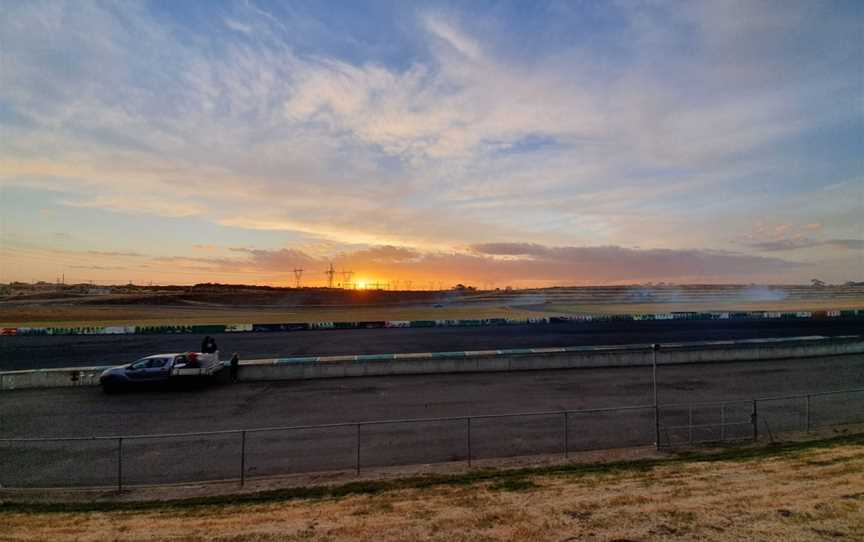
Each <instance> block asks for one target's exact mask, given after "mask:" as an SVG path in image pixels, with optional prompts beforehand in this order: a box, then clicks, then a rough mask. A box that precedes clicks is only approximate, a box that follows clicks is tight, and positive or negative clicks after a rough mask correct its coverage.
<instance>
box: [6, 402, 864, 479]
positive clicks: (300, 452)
mask: <svg viewBox="0 0 864 542" xmlns="http://www.w3.org/2000/svg"><path fill="white" fill-rule="evenodd" d="M655 416H656V420H659V424H657V423H656V420H655ZM858 422H864V388H861V389H851V390H838V391H828V392H815V393H808V394H801V395H788V396H777V397H762V398H757V399H749V400H729V401H712V402H696V403H678V404H663V405H657V406H655V405H636V406H626V407H611V408H595V409H583V410H553V411H534V412H513V413H506V414H485V415H477V416H449V417H437V418H405V419H391V420H371V421H362V422H345V423H331V424H319V425H294V426H281V427H259V428H248V429H233V430H221V431H200V432H192V433H163V434H150V435H109V436H91V437H47V438H41V437H40V438H0V465H2V468H0V487H6V488H9V487H75V486H114V487H116V488H117V489H118V490H123V488H124V487H129V486H136V485H149V484H165V483H179V482H204V481H212V480H237V481H238V482H239V483H240V485H243V484H244V483H245V482H246V479H247V478H248V477H250V476H254V477H266V476H276V475H284V474H292V473H300V472H315V471H336V470H354V471H355V472H356V474H358V475H359V474H360V472H361V470H362V469H363V468H367V469H368V468H377V467H387V466H396V465H409V464H426V463H442V462H452V461H463V462H466V463H467V464H468V465H469V466H471V465H472V463H473V462H474V461H476V460H479V459H491V458H503V457H513V456H527V455H539V454H561V455H562V456H563V457H564V458H567V457H568V456H569V454H570V453H571V452H575V451H586V450H596V449H609V448H624V447H637V446H650V445H656V446H657V447H658V448H661V447H675V446H689V445H694V444H700V443H707V442H718V443H719V442H729V441H738V440H759V439H760V438H766V437H767V438H771V439H773V438H774V435H775V434H777V433H785V432H790V431H806V432H809V431H812V430H813V429H816V428H819V427H823V426H831V425H839V424H847V423H858Z"/></svg>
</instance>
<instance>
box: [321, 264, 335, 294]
mask: <svg viewBox="0 0 864 542" xmlns="http://www.w3.org/2000/svg"><path fill="white" fill-rule="evenodd" d="M324 274H325V275H327V287H328V288H332V287H333V275H335V274H336V270H335V269H333V263H332V262H331V263H330V268H329V269H328V270H327V271H324Z"/></svg>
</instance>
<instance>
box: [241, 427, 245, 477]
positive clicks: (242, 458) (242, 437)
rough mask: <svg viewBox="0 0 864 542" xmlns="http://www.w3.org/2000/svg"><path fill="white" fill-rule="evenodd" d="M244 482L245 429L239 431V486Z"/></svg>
mask: <svg viewBox="0 0 864 542" xmlns="http://www.w3.org/2000/svg"><path fill="white" fill-rule="evenodd" d="M245 483H246V430H245V429H244V430H243V431H241V432H240V487H243V485H244V484H245Z"/></svg>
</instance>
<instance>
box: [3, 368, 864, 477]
mask: <svg viewBox="0 0 864 542" xmlns="http://www.w3.org/2000/svg"><path fill="white" fill-rule="evenodd" d="M659 382H660V386H659V394H660V398H661V403H662V404H667V405H669V404H672V403H691V402H704V401H720V400H724V401H733V402H731V403H729V404H727V405H726V406H725V407H724V410H723V413H722V416H723V418H722V420H723V421H725V422H726V423H727V424H729V425H727V426H726V428H725V436H726V437H733V438H734V437H741V438H749V437H750V436H751V435H752V425H751V424H750V420H751V418H750V414H751V412H752V403H751V402H750V401H749V399H751V398H754V397H768V396H781V395H795V394H805V393H809V392H818V391H828V390H838V389H850V388H864V356H861V355H851V356H835V357H825V358H811V359H795V360H778V361H763V362H749V363H747V362H735V363H717V364H690V365H676V366H661V367H660V368H659ZM651 390H652V388H651V370H650V368H645V367H638V368H635V367H634V368H623V367H622V368H600V369H572V370H552V371H523V372H512V373H474V374H454V375H410V376H407V375H406V376H389V377H364V378H345V379H331V380H309V381H286V382H266V383H265V382H261V383H242V384H223V385H217V386H213V387H210V388H206V389H200V390H185V391H184V390H154V391H136V392H131V393H126V394H121V395H110V396H106V395H103V394H102V393H101V391H100V390H99V389H98V388H95V387H94V388H63V389H51V390H18V391H12V392H4V393H3V394H2V395H0V436H2V437H5V438H10V437H37V436H38V437H66V436H91V435H103V436H104V435H132V434H138V435H141V434H159V433H184V432H194V431H216V430H233V429H244V428H245V429H251V428H263V427H280V426H306V425H318V424H329V423H342V422H361V421H376V420H378V421H380V420H387V419H405V418H433V417H460V416H469V415H470V416H477V415H485V414H504V413H516V412H536V411H561V410H570V409H579V410H582V409H592V408H606V407H625V406H633V405H650V404H651V401H652V399H651V397H652V394H651ZM735 400H738V402H734V401H735ZM805 409H806V405H805V404H804V402H803V401H801V400H779V401H770V402H762V403H760V404H759V418H758V419H759V420H760V423H759V431H760V433H761V434H762V435H763V436H765V435H771V434H775V433H778V432H782V431H785V430H793V429H800V428H801V427H802V426H803V424H804V420H805V415H806V410H805ZM661 412H662V416H661V418H662V421H663V436H662V438H663V439H664V440H665V439H668V440H674V441H675V442H681V441H682V439H687V438H688V437H689V435H688V432H689V430H688V429H680V428H679V429H676V427H677V426H680V425H684V424H687V420H688V418H689V416H690V413H689V412H688V410H687V408H686V407H683V408H682V407H674V408H673V407H664V408H662V409H661ZM810 415H811V421H812V423H813V425H819V424H830V423H837V422H850V421H860V420H862V418H864V393H857V394H852V395H844V396H823V397H814V398H813V400H812V402H811V406H810ZM692 416H693V418H692V419H693V423H694V424H695V425H702V424H717V423H719V422H720V421H721V418H720V416H721V412H720V408H719V406H718V405H711V406H705V407H697V408H695V409H694V410H693V413H692ZM565 423H566V425H567V439H568V440H567V443H568V447H569V449H570V450H574V451H575V450H583V449H598V448H615V447H623V446H638V445H650V444H651V443H652V442H653V440H654V418H653V409H651V408H648V409H642V410H624V411H616V412H603V413H593V414H574V415H569V416H568V418H567V419H565V418H564V417H563V416H562V415H560V414H552V415H541V416H528V417H504V418H492V419H474V420H473V421H472V424H471V429H470V431H471V433H470V434H471V454H472V457H473V458H474V459H477V458H491V457H502V456H515V455H531V454H538V453H560V452H561V451H562V446H563V438H564V425H565ZM467 431H468V427H467V422H466V421H465V420H464V419H458V420H448V421H437V422H425V423H394V424H377V425H363V426H361V429H360V432H361V435H360V440H361V447H360V462H361V466H362V468H370V467H378V466H389V465H398V464H415V463H432V462H443V461H462V460H465V459H466V458H467V453H468V447H467V440H466V437H467ZM718 431H719V426H713V427H708V428H702V429H699V428H697V429H695V430H694V439H695V440H700V439H709V438H716V437H717V436H718ZM356 444H357V428H356V426H347V427H335V428H327V429H302V430H298V429H295V430H280V431H272V432H260V433H248V434H247V441H246V451H247V457H246V463H245V466H246V471H245V472H246V474H247V475H248V476H267V475H275V474H288V473H295V472H309V471H323V470H338V469H351V468H353V467H354V465H355V461H356V459H357V456H356V450H357V448H356ZM117 446H118V444H117V442H116V441H84V442H53V443H38V444H8V443H6V444H3V443H0V464H3V465H4V467H3V469H2V470H0V484H2V485H5V486H10V487H21V486H31V487H43V486H53V485H111V484H112V483H114V481H115V477H116V473H117V457H118V454H117ZM240 447H241V437H240V435H239V434H236V433H235V434H223V435H216V436H206V437H172V438H167V439H133V440H125V441H124V443H123V473H124V480H125V483H126V484H150V483H170V482H182V481H198V480H208V479H226V478H234V477H237V476H238V475H239V466H240V454H239V453H240Z"/></svg>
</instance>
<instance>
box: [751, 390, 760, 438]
mask: <svg viewBox="0 0 864 542" xmlns="http://www.w3.org/2000/svg"><path fill="white" fill-rule="evenodd" d="M750 417H751V418H752V419H753V442H756V441H758V440H759V412H758V410H757V409H756V399H753V414H752V415H751V416H750Z"/></svg>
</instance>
